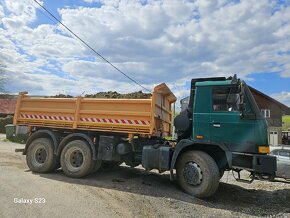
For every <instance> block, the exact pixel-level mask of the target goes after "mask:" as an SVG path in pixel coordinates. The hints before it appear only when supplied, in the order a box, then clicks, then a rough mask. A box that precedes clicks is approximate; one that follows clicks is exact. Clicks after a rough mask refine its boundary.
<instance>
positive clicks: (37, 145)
mask: <svg viewBox="0 0 290 218" xmlns="http://www.w3.org/2000/svg"><path fill="white" fill-rule="evenodd" d="M26 162H27V165H28V167H29V169H30V170H31V171H32V172H37V173H48V172H51V171H53V170H55V169H56V168H57V165H58V164H59V159H58V157H57V156H56V155H54V153H53V145H52V142H51V140H50V139H48V138H37V139H35V140H33V141H32V142H31V144H30V145H29V147H28V149H27V153H26Z"/></svg>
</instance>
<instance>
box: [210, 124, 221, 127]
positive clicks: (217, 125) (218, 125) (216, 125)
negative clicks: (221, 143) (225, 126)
mask: <svg viewBox="0 0 290 218" xmlns="http://www.w3.org/2000/svg"><path fill="white" fill-rule="evenodd" d="M212 125H213V127H215V128H220V127H221V124H220V123H212Z"/></svg>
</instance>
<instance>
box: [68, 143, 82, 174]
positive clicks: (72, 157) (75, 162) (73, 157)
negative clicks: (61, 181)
mask: <svg viewBox="0 0 290 218" xmlns="http://www.w3.org/2000/svg"><path fill="white" fill-rule="evenodd" d="M84 163H85V156H84V153H83V151H82V150H80V149H79V148H77V147H72V148H69V149H68V150H67V152H66V154H65V165H66V167H67V169H68V170H69V171H71V172H77V171H78V170H80V168H81V167H82V166H83V164H84Z"/></svg>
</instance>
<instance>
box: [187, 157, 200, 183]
mask: <svg viewBox="0 0 290 218" xmlns="http://www.w3.org/2000/svg"><path fill="white" fill-rule="evenodd" d="M183 177H184V179H185V181H186V182H187V183H188V184H190V185H193V186H196V185H200V184H201V182H202V177H203V176H202V170H201V168H200V166H199V165H198V164H197V163H195V162H188V163H186V164H185V166H184V170H183Z"/></svg>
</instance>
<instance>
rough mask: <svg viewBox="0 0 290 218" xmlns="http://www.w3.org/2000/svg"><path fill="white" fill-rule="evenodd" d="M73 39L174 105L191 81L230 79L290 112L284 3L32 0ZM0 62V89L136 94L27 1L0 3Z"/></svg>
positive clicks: (289, 40) (289, 7) (289, 33)
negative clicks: (166, 94) (169, 95)
mask: <svg viewBox="0 0 290 218" xmlns="http://www.w3.org/2000/svg"><path fill="white" fill-rule="evenodd" d="M39 2H40V3H41V4H42V5H43V6H44V7H46V8H47V9H48V10H49V11H51V12H52V13H53V14H54V15H55V16H56V17H57V18H58V19H60V20H61V22H63V23H64V24H65V25H66V26H68V27H69V28H70V29H71V30H72V31H73V32H74V33H76V34H77V35H78V36H79V37H81V38H82V39H83V40H84V41H86V42H87V43H88V44H89V45H90V46H91V47H92V48H94V49H95V50H96V51H97V52H98V53H100V54H102V55H103V56H104V57H105V58H106V59H108V60H109V61H110V62H111V63H113V64H114V65H115V66H117V67H118V68H119V69H121V70H122V71H123V72H125V73H126V74H127V75H128V76H130V77H132V78H133V79H134V80H137V81H138V82H139V83H141V84H142V85H143V86H144V87H146V88H147V89H149V90H152V89H153V87H154V86H155V85H157V84H159V83H162V82H165V83H166V84H167V85H168V86H169V87H170V88H171V90H172V91H173V92H174V94H175V95H176V96H177V97H178V99H179V100H180V99H181V98H183V97H186V96H188V95H189V84H190V80H191V79H192V78H199V77H212V76H214V77H216V76H226V77H228V76H232V75H234V74H237V75H238V77H239V78H241V79H243V80H245V82H246V83H247V84H249V85H251V86H252V87H254V88H256V89H258V90H259V91H261V92H264V93H265V94H267V95H269V96H271V97H273V98H275V99H276V100H278V101H280V102H282V103H284V104H286V105H288V106H290V0H284V1H283V0H279V1H273V0H259V1H256V0H240V1H238V0H155V1H153V0H50V1H48V0H42V1H39ZM0 65H1V66H2V68H4V71H5V72H6V74H7V78H8V80H7V81H6V86H5V89H6V90H7V91H8V92H10V93H18V92H20V91H24V90H25V91H28V92H29V94H32V95H55V94H59V93H62V94H70V95H74V96H77V95H81V94H82V93H84V92H85V93H86V94H90V93H96V92H100V91H109V90H111V91H118V92H121V93H128V92H133V91H139V90H141V89H142V88H141V87H140V86H138V85H137V84H135V83H133V82H132V81H130V80H128V79H127V78H126V77H125V76H123V75H122V74H120V73H119V72H117V71H116V70H115V69H114V68H112V67H111V66H110V65H108V64H107V63H105V62H104V61H103V60H102V59H101V58H100V57H98V56H97V55H95V54H94V53H93V52H92V51H91V50H90V49H88V48H87V47H86V46H85V45H83V44H82V43H81V42H80V41H79V40H77V39H76V38H75V37H74V36H72V35H71V34H70V33H69V32H68V31H67V30H65V29H64V28H63V27H62V26H61V25H60V24H59V23H57V22H55V21H54V20H53V19H52V18H51V17H50V16H49V15H48V14H47V13H46V12H45V11H43V10H42V9H41V8H40V7H39V6H38V5H37V4H36V3H35V2H34V1H33V0H14V1H12V0H0Z"/></svg>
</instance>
